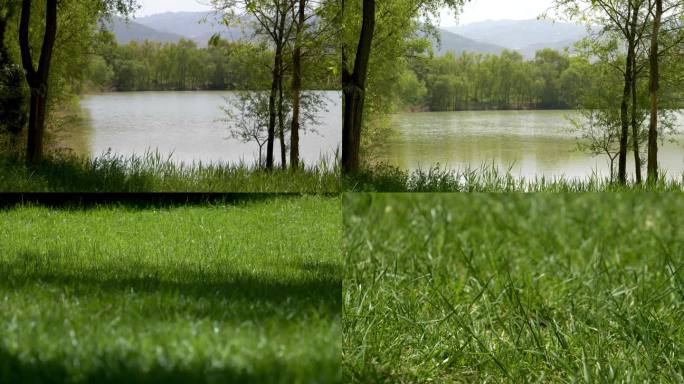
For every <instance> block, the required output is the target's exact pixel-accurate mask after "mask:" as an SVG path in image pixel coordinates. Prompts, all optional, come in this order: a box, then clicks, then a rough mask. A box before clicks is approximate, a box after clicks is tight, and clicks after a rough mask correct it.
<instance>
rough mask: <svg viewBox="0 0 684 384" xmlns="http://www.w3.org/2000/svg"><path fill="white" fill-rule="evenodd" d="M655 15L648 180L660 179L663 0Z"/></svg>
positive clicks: (653, 181)
mask: <svg viewBox="0 0 684 384" xmlns="http://www.w3.org/2000/svg"><path fill="white" fill-rule="evenodd" d="M655 5H656V9H655V17H654V20H653V34H652V35H651V52H650V54H649V61H650V67H651V73H650V75H649V91H650V94H651V116H650V117H651V119H650V122H649V125H648V161H647V162H648V164H647V169H648V181H649V182H651V183H655V182H656V181H658V88H659V85H660V84H659V82H660V66H659V63H658V35H659V34H660V23H661V19H662V17H663V0H655Z"/></svg>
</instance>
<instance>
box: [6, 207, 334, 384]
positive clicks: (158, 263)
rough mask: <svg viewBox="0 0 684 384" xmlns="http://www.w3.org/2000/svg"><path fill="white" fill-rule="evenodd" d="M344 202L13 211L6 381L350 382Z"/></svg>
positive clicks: (8, 219) (10, 212) (8, 238)
mask: <svg viewBox="0 0 684 384" xmlns="http://www.w3.org/2000/svg"><path fill="white" fill-rule="evenodd" d="M340 238H341V215H340V199H339V198H322V197H301V198H284V197H283V198H273V199H269V200H263V201H259V202H250V203H242V204H237V205H225V206H222V205H215V206H201V207H197V206H194V207H193V206H184V207H175V208H150V209H134V208H127V207H121V206H118V207H117V206H101V207H96V208H89V209H77V208H73V209H48V208H43V207H16V208H12V209H6V210H2V211H0V382H2V383H15V382H16V383H18V382H33V383H43V382H47V383H62V382H69V383H76V382H97V383H101V382H126V383H142V382H163V383H169V382H184V383H185V382H193V383H202V382H210V383H211V382H213V383H225V382H259V383H269V382H273V383H323V382H325V383H329V382H340V381H341V362H340V355H341V340H342V325H341V307H342V305H341V290H342V281H341V278H342V272H343V270H342V259H341V252H340V246H339V239H340Z"/></svg>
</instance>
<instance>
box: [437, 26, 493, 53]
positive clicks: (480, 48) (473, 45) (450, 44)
mask: <svg viewBox="0 0 684 384" xmlns="http://www.w3.org/2000/svg"><path fill="white" fill-rule="evenodd" d="M439 32H440V41H439V42H436V41H435V42H434V50H435V54H437V55H440V56H441V55H443V54H445V53H447V52H451V53H454V54H456V55H460V54H461V53H462V52H466V51H467V52H473V53H491V54H496V55H498V54H499V53H501V51H503V50H504V49H505V48H504V47H501V46H498V45H494V44H488V43H482V42H479V41H475V40H472V39H469V38H467V37H463V36H461V35H458V34H455V33H452V32H449V31H447V30H444V29H442V30H440V31H439Z"/></svg>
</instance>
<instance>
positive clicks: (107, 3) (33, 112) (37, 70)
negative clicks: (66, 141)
mask: <svg viewBox="0 0 684 384" xmlns="http://www.w3.org/2000/svg"><path fill="white" fill-rule="evenodd" d="M66 3H67V2H59V3H58V1H57V0H46V1H45V4H44V11H45V16H44V20H43V28H42V29H43V30H44V33H43V38H42V43H41V45H40V55H39V57H38V59H37V60H35V61H34V57H33V54H32V47H31V36H30V29H31V28H30V26H31V11H32V10H33V9H34V8H36V9H40V8H41V6H43V4H42V2H41V4H39V3H38V2H34V1H32V0H22V5H21V17H20V19H21V20H20V25H19V46H20V49H21V61H22V65H23V67H24V72H25V75H26V82H27V84H28V86H29V88H30V91H31V96H30V102H29V121H28V140H27V149H26V161H27V163H29V164H31V163H34V162H36V161H38V160H40V159H41V158H42V155H43V137H44V134H45V118H46V113H47V101H48V91H49V82H48V80H49V76H50V66H51V64H52V56H53V52H54V48H55V42H56V39H57V28H58V25H57V23H58V10H59V9H60V7H62V6H64V5H65V4H66ZM91 5H92V4H91ZM96 5H97V7H96V8H94V9H95V10H96V11H95V12H93V13H92V14H88V15H85V16H86V17H88V18H92V19H93V20H97V19H98V18H101V17H104V16H107V15H111V14H112V13H113V12H119V13H122V14H128V13H130V12H132V10H133V9H134V8H135V6H136V3H135V0H98V1H96ZM83 9H84V10H86V11H89V10H91V8H90V7H84V8H83ZM36 62H37V64H38V66H37V67H35V64H36Z"/></svg>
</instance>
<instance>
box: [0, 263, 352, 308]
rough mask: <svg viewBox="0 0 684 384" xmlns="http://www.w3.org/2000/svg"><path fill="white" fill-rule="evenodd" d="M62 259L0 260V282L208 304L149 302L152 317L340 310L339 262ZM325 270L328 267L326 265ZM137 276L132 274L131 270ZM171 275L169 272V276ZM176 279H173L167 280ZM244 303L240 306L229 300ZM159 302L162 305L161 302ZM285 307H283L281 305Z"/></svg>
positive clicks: (85, 294)
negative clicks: (222, 266) (79, 264)
mask: <svg viewBox="0 0 684 384" xmlns="http://www.w3.org/2000/svg"><path fill="white" fill-rule="evenodd" d="M63 259H64V258H63V257H61V255H59V254H56V253H53V254H48V255H42V254H37V253H24V254H21V255H18V256H16V257H14V258H13V261H0V276H3V278H2V279H0V287H3V288H7V289H19V288H22V287H27V286H31V285H34V284H36V283H38V284H47V285H51V286H56V287H68V288H70V294H71V295H78V296H80V297H88V296H91V295H92V296H93V297H96V298H101V296H102V294H103V293H104V294H110V295H121V294H124V293H136V294H148V295H163V296H166V297H170V298H173V297H180V296H183V297H184V298H193V299H195V301H202V302H204V303H209V306H206V305H202V306H193V305H187V304H181V303H178V302H177V301H176V300H168V301H166V302H164V304H163V306H161V305H160V304H154V305H150V307H149V308H147V310H145V311H144V312H145V313H142V315H143V316H148V317H150V318H155V317H159V316H164V314H167V315H168V314H173V313H183V314H186V315H191V316H193V317H195V318H205V317H209V318H217V319H225V316H226V314H228V315H230V316H231V317H236V318H240V317H241V316H246V317H250V318H254V317H278V316H282V314H283V313H285V312H295V313H300V312H305V311H310V310H312V309H315V310H317V311H323V312H324V313H321V315H323V316H330V317H334V316H338V315H339V314H340V313H341V311H342V282H341V274H340V273H341V267H333V266H332V265H331V266H326V267H324V269H323V270H321V273H318V274H308V275H306V276H303V277H299V276H298V277H296V278H293V279H291V280H290V281H287V280H285V279H286V276H284V277H281V278H269V277H265V276H253V275H247V274H245V273H244V271H243V272H231V271H229V270H224V271H216V272H209V271H198V270H197V269H196V267H195V268H192V267H185V266H183V265H174V266H173V267H172V269H171V270H169V268H168V267H167V266H165V267H164V273H165V276H166V277H161V276H159V272H158V270H155V269H153V268H151V267H149V266H145V265H144V264H135V263H134V264H131V265H128V266H127V267H126V269H123V268H121V266H117V265H101V266H98V267H97V268H92V267H90V268H82V269H79V270H78V272H77V273H76V272H75V271H73V270H71V271H63V270H59V267H57V266H56V264H57V263H59V260H63ZM326 265H327V264H326ZM326 269H327V270H326ZM136 273H137V274H138V276H135V274H136ZM168 276H172V277H168ZM172 278H175V279H176V280H171V279H172ZM236 302H245V303H250V304H255V303H256V304H262V305H249V306H247V307H245V308H236V307H238V306H236V305H231V306H230V308H229V310H228V309H227V308H226V305H228V304H234V303H236ZM160 306H161V307H160ZM282 308H287V311H285V310H282Z"/></svg>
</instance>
